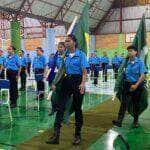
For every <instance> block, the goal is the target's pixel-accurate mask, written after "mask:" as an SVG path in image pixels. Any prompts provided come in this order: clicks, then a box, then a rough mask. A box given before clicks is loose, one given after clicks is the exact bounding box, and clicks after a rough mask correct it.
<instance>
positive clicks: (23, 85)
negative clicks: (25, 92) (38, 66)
mask: <svg viewBox="0 0 150 150" xmlns="http://www.w3.org/2000/svg"><path fill="white" fill-rule="evenodd" d="M20 78H21V88H22V89H25V88H26V78H27V75H26V67H22V68H21V72H20Z"/></svg>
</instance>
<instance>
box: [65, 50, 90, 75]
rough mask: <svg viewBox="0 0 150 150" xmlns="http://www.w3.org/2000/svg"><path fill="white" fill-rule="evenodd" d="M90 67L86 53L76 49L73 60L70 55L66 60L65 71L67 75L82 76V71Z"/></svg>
mask: <svg viewBox="0 0 150 150" xmlns="http://www.w3.org/2000/svg"><path fill="white" fill-rule="evenodd" d="M87 67H89V65H88V62H87V58H86V55H85V53H84V52H82V51H80V50H78V49H76V50H75V53H74V56H73V57H72V58H71V56H70V55H68V56H67V57H66V59H65V69H66V73H67V74H80V75H82V69H86V68H87Z"/></svg>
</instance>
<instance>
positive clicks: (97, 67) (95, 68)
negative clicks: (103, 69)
mask: <svg viewBox="0 0 150 150" xmlns="http://www.w3.org/2000/svg"><path fill="white" fill-rule="evenodd" d="M98 76H99V64H97V65H94V85H97V84H98Z"/></svg>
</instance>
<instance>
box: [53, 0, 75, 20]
mask: <svg viewBox="0 0 150 150" xmlns="http://www.w3.org/2000/svg"><path fill="white" fill-rule="evenodd" d="M73 2H74V0H65V1H64V3H63V4H62V6H61V7H60V9H59V10H58V12H57V14H56V15H55V17H54V19H59V20H63V19H64V17H65V15H66V13H67V12H68V11H69V9H70V7H71V6H72V4H73Z"/></svg>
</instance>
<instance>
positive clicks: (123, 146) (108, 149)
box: [89, 99, 150, 150]
mask: <svg viewBox="0 0 150 150" xmlns="http://www.w3.org/2000/svg"><path fill="white" fill-rule="evenodd" d="M149 102H150V99H149ZM132 122H133V118H132V117H131V116H130V115H128V116H127V117H126V118H125V119H124V122H123V126H122V128H118V127H113V128H112V129H110V130H109V131H108V132H107V133H106V134H104V135H103V136H102V137H100V138H99V139H98V140H97V141H96V142H95V143H94V144H93V145H91V146H90V148H89V150H128V149H130V150H150V106H148V108H147V110H146V111H145V112H144V113H143V114H142V115H141V116H140V119H139V122H140V126H139V128H137V129H135V128H133V127H132Z"/></svg>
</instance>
